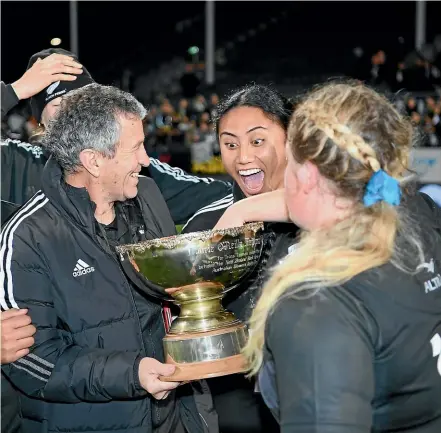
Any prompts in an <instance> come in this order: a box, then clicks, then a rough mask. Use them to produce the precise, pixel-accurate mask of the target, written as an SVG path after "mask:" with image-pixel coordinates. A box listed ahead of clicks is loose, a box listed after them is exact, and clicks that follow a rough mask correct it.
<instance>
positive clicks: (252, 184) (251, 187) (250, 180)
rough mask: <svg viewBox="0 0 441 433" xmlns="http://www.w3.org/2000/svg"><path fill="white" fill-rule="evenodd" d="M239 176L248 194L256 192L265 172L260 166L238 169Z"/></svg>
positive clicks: (260, 187) (260, 188)
mask: <svg viewBox="0 0 441 433" xmlns="http://www.w3.org/2000/svg"><path fill="white" fill-rule="evenodd" d="M238 173H239V176H240V178H241V180H242V183H243V186H244V187H245V190H246V192H247V193H248V194H258V193H259V192H260V191H261V190H262V188H263V183H264V180H265V172H264V171H263V170H261V169H260V168H250V169H248V170H239V171H238Z"/></svg>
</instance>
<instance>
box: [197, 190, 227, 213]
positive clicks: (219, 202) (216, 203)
mask: <svg viewBox="0 0 441 433" xmlns="http://www.w3.org/2000/svg"><path fill="white" fill-rule="evenodd" d="M231 200H234V198H233V194H228V195H227V196H225V197H224V198H221V199H219V200H216V201H214V202H213V203H210V204H207V205H206V206H204V207H201V208H200V209H198V210H197V211H196V212H195V214H196V213H198V212H202V211H205V210H209V209H211V208H214V207H216V206H219V205H220V204H223V203H229V202H231Z"/></svg>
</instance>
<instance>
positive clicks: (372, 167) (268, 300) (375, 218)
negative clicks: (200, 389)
mask: <svg viewBox="0 0 441 433" xmlns="http://www.w3.org/2000/svg"><path fill="white" fill-rule="evenodd" d="M412 140H413V130H412V127H411V124H410V122H409V121H408V120H407V119H405V118H403V117H402V116H401V115H400V114H399V113H398V112H397V110H396V109H395V108H394V107H393V106H392V104H391V103H390V102H389V101H387V100H386V99H385V98H384V97H382V96H380V95H379V94H377V93H376V92H374V91H373V90H371V89H369V88H367V87H365V86H363V85H360V84H358V83H352V82H348V83H329V84H326V85H324V86H323V87H320V88H317V89H315V90H313V91H312V92H311V93H310V94H309V95H307V96H306V98H305V99H304V100H303V101H302V102H301V103H300V104H299V105H298V106H297V108H296V110H295V112H294V114H293V116H292V118H291V122H290V125H289V128H288V143H289V148H290V150H291V152H292V156H293V157H294V159H295V161H296V162H297V163H299V164H303V163H305V162H307V161H310V162H311V163H313V164H315V165H316V166H317V168H318V170H319V172H320V174H321V175H322V176H323V177H324V178H325V179H327V180H328V181H329V184H330V185H331V187H332V189H333V193H335V195H336V196H340V197H344V198H347V199H350V200H351V201H352V202H353V203H354V206H353V212H351V214H350V215H349V216H347V217H346V218H345V219H343V220H341V221H339V222H337V223H336V224H335V225H334V226H333V227H332V228H327V229H326V230H325V229H316V230H309V231H308V232H306V231H304V232H302V233H301V234H300V235H299V242H298V244H297V246H296V249H295V250H294V252H293V253H292V254H290V255H289V256H288V257H287V258H286V259H285V260H284V261H283V262H282V264H280V265H278V266H277V267H276V268H275V269H274V271H273V272H272V275H271V278H270V279H269V281H268V282H267V284H266V285H265V287H264V288H263V291H262V295H261V297H260V300H259V302H258V304H257V306H256V308H255V309H254V311H253V315H252V317H251V319H250V326H251V331H252V332H251V333H250V334H251V335H250V339H249V341H248V345H247V346H246V348H245V355H246V356H247V358H248V360H249V362H250V370H251V374H255V373H257V371H258V370H259V368H260V366H261V364H262V350H263V345H264V338H265V325H266V322H267V320H268V316H269V315H270V313H271V311H273V310H274V308H275V306H276V305H277V303H278V302H279V301H280V299H281V298H282V297H283V296H288V295H289V296H293V297H296V296H298V295H299V293H300V292H302V296H304V295H305V293H307V294H310V295H311V294H314V293H315V290H318V289H320V288H323V287H330V286H338V285H341V284H343V283H345V282H347V281H348V280H350V279H351V278H353V277H354V276H356V275H358V274H359V273H361V272H364V271H366V270H368V269H372V268H375V267H379V266H381V265H383V264H385V263H387V262H391V263H393V264H394V265H396V266H397V267H399V268H400V269H403V270H409V269H408V268H407V267H406V265H405V263H408V262H407V260H406V257H407V254H411V255H413V258H415V257H419V258H422V257H423V252H422V247H421V242H420V240H419V235H418V233H416V231H415V230H414V228H413V226H412V223H411V222H409V217H408V216H407V215H406V212H405V208H404V207H403V206H399V207H393V206H391V205H389V204H387V203H384V202H378V203H375V204H374V205H373V206H370V207H365V206H364V205H363V204H362V200H363V195H364V192H365V190H366V185H367V183H368V181H369V180H370V178H371V177H372V175H373V173H374V172H376V171H378V170H380V169H382V170H384V171H385V172H386V173H388V174H389V175H390V176H393V177H394V178H396V179H398V180H399V181H401V180H403V179H404V178H405V177H406V175H407V166H408V159H409V152H410V149H411V145H412ZM398 230H403V231H405V232H406V237H405V238H406V240H407V243H406V245H401V246H400V247H398V246H397V243H396V242H395V239H396V234H397V231H398ZM400 244H401V242H400ZM405 256H406V257H405ZM311 289H314V290H311ZM305 291H306V292H305Z"/></svg>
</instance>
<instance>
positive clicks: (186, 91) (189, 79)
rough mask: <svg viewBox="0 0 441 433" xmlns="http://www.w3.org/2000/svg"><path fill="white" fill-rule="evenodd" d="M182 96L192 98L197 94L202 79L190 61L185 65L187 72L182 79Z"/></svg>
mask: <svg viewBox="0 0 441 433" xmlns="http://www.w3.org/2000/svg"><path fill="white" fill-rule="evenodd" d="M180 84H181V90H182V96H183V97H184V98H187V99H192V98H194V97H195V96H196V94H197V92H198V88H199V86H200V84H201V81H200V80H199V78H198V77H197V75H196V73H195V71H194V65H192V64H191V63H188V64H187V65H185V72H184V74H183V75H182V77H181V79H180Z"/></svg>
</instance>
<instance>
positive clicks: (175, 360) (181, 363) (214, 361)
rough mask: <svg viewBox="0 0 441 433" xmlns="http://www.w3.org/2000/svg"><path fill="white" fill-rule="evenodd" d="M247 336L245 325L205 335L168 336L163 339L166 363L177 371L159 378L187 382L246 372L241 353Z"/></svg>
mask: <svg viewBox="0 0 441 433" xmlns="http://www.w3.org/2000/svg"><path fill="white" fill-rule="evenodd" d="M247 337H248V332H247V328H246V326H245V325H244V324H243V323H239V324H237V325H233V326H228V327H226V328H222V329H216V330H212V331H206V332H198V333H186V334H178V335H176V334H168V335H167V336H166V337H165V338H164V349H165V355H166V361H165V362H166V363H167V364H173V365H176V371H175V373H174V374H173V375H172V376H168V377H161V378H160V379H161V380H162V381H166V382H188V381H192V380H199V379H207V378H210V377H218V376H226V375H229V374H235V373H242V372H245V371H246V370H247V369H246V361H245V358H244V356H243V355H242V354H241V352H242V349H243V347H244V346H245V344H246V341H247Z"/></svg>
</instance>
